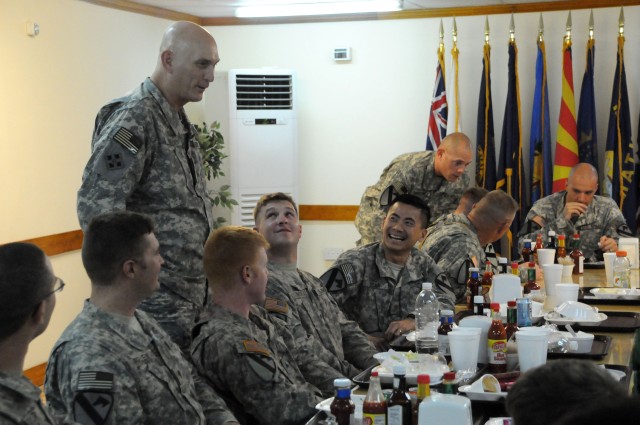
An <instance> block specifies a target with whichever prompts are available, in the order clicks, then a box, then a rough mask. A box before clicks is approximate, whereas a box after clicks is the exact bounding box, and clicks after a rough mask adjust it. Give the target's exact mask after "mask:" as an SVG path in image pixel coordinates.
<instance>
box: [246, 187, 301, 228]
mask: <svg viewBox="0 0 640 425" xmlns="http://www.w3.org/2000/svg"><path fill="white" fill-rule="evenodd" d="M275 201H287V202H290V203H291V205H293V209H294V210H295V211H296V214H298V206H297V205H296V203H295V202H294V201H293V198H292V197H291V196H289V195H287V194H286V193H282V192H274V193H267V194H266V195H262V196H261V197H260V199H258V202H257V203H256V206H255V208H254V209H253V220H254V221H256V220H257V219H258V214H260V211H261V210H262V208H264V207H266V206H267V205H268V204H270V203H271V202H275Z"/></svg>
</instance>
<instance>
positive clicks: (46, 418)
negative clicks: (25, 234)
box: [0, 242, 75, 425]
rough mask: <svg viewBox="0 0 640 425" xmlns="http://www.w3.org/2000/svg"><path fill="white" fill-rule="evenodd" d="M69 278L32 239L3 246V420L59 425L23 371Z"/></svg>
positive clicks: (0, 327) (15, 424) (0, 271)
mask: <svg viewBox="0 0 640 425" xmlns="http://www.w3.org/2000/svg"><path fill="white" fill-rule="evenodd" d="M62 288H64V282H63V281H62V279H60V278H58V277H56V276H55V275H54V274H53V269H52V268H51V262H50V261H49V259H48V258H47V256H46V255H45V254H44V252H42V250H41V249H40V248H38V247H37V246H35V245H33V244H29V243H20V242H17V243H9V244H6V245H2V246H0V424H2V425H18V424H20V425H22V424H28V425H54V424H72V423H75V422H71V421H66V420H64V419H57V418H55V417H54V414H53V412H52V411H50V410H49V409H48V408H47V407H46V406H45V405H44V403H43V402H42V398H41V395H42V394H41V391H40V389H39V388H38V387H36V386H35V385H33V384H32V383H31V382H30V381H29V380H28V379H27V378H26V377H25V376H23V375H22V370H23V369H24V358H25V356H26V355H27V348H28V347H29V343H30V342H31V341H32V340H33V339H34V338H35V337H37V336H38V335H40V334H41V333H42V332H44V331H45V329H47V326H48V325H49V319H51V314H52V313H53V308H54V307H55V305H56V292H58V291H62Z"/></svg>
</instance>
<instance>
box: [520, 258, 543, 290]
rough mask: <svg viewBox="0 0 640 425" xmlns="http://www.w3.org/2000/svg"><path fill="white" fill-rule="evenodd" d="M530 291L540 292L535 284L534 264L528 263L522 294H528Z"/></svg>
mask: <svg viewBox="0 0 640 425" xmlns="http://www.w3.org/2000/svg"><path fill="white" fill-rule="evenodd" d="M531 291H540V286H538V284H537V283H536V263H534V262H533V261H532V262H530V263H529V268H528V269H527V283H526V284H525V285H524V293H525V294H529V293H530V292H531Z"/></svg>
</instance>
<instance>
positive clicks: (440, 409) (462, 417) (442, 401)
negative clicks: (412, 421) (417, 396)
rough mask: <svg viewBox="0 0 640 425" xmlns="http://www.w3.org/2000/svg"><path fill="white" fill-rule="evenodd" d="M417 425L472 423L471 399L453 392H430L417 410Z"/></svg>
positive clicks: (462, 424) (471, 424)
mask: <svg viewBox="0 0 640 425" xmlns="http://www.w3.org/2000/svg"><path fill="white" fill-rule="evenodd" d="M418 425H473V419H472V416H471V400H469V399H468V398H467V397H463V396H460V395H453V394H440V393H435V394H431V397H427V398H425V399H424V400H423V401H422V403H420V407H419V410H418Z"/></svg>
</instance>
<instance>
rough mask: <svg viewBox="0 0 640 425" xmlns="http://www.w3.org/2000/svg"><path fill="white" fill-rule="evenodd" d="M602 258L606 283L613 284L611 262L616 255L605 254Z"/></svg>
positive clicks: (611, 253) (612, 253)
mask: <svg viewBox="0 0 640 425" xmlns="http://www.w3.org/2000/svg"><path fill="white" fill-rule="evenodd" d="M602 256H603V257H604V271H605V273H606V274H607V283H610V284H613V260H615V259H616V253H615V252H605V253H604V254H602Z"/></svg>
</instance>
